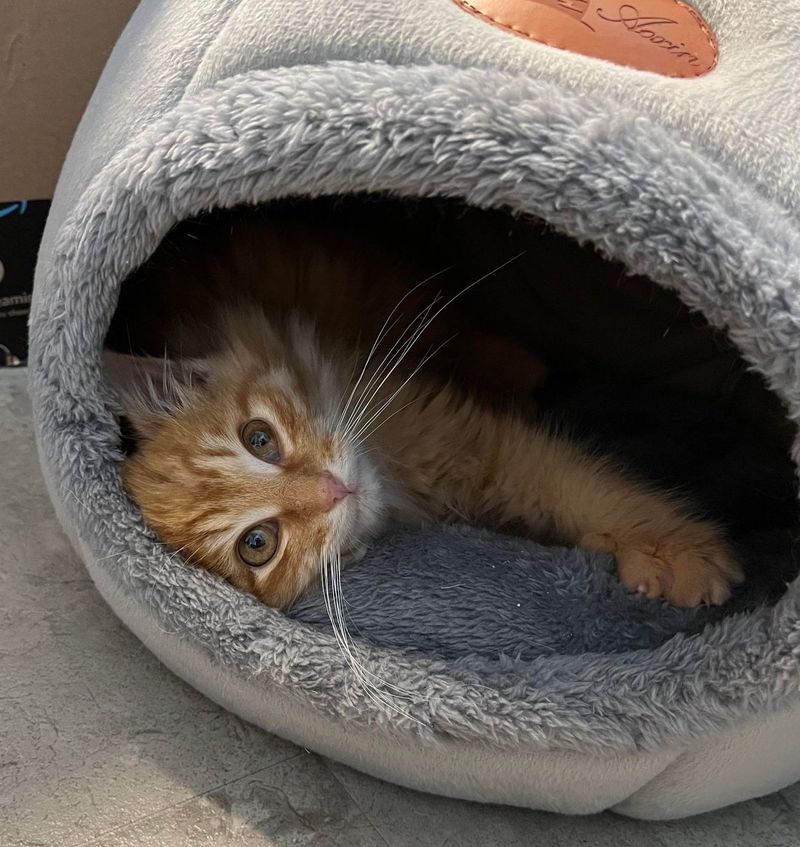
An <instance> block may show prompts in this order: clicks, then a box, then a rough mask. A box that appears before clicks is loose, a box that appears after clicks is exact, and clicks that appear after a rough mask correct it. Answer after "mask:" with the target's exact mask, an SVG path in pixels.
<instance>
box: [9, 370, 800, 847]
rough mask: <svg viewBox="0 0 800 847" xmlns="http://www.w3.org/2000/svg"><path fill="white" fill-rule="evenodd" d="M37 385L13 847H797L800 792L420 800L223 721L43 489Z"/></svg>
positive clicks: (14, 614) (20, 442) (13, 620)
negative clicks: (713, 809) (640, 817)
mask: <svg viewBox="0 0 800 847" xmlns="http://www.w3.org/2000/svg"><path fill="white" fill-rule="evenodd" d="M25 376H26V375H25V373H24V372H22V371H10V370H6V371H3V370H0V481H1V482H2V488H0V564H1V565H2V567H0V598H1V600H0V845H3V847H23V845H25V847H30V846H31V845H47V846H48V847H50V845H54V847H55V846H56V845H57V847H77V846H78V845H96V847H100V845H102V847H123V845H126V847H127V845H148V847H183V846H184V845H190V844H191V845H218V847H227V845H245V846H246V847H250V845H252V846H253V847H255V845H289V844H291V845H329V844H331V845H332V844H339V845H344V847H362V845H363V846H364V847H366V845H384V846H385V845H392V846H393V847H411V845H420V847H423V845H424V847H429V845H430V847H444V845H450V847H460V845H464V847H467V845H481V847H491V845H518V844H521V845H527V844H531V845H533V844H535V845H537V847H549V845H582V844H587V845H593V847H605V846H606V845H608V847H611V845H613V847H628V845H630V846H631V847H640V845H643V844H651V845H654V847H673V845H675V847H678V846H679V845H682V847H690V845H698V847H699V845H702V846H703V847H715V846H716V845H726V847H750V845H752V846H753V847H756V845H758V847H793V845H800V785H797V786H794V787H793V788H790V789H787V790H786V791H783V792H781V793H780V794H776V795H773V796H771V797H768V798H764V799H761V800H755V801H752V802H750V803H743V804H740V805H738V806H735V807H733V808H730V809H726V810H723V811H721V812H717V813H714V814H710V815H704V816H702V817H698V818H694V819H691V820H688V821H682V822H676V823H658V824H643V823H637V822H634V821H629V820H626V819H624V818H619V817H616V816H613V815H602V816H597V817H592V818H564V817H558V816H555V815H547V814H542V813H536V812H526V811H522V810H519V809H510V808H502V807H490V806H479V805H476V804H470V803H464V802H459V801H454V800H446V799H442V798H437V797H431V796H427V795H423V794H418V793H416V792H413V791H408V790H405V789H401V788H397V787H395V786H391V785H387V784H385V783H382V782H379V781H377V780H375V779H372V778H370V777H366V776H363V775H361V774H359V773H356V772H355V771H352V770H350V769H349V768H346V767H343V766H341V765H338V764H336V763H334V762H330V761H328V760H326V759H323V758H321V757H319V756H315V755H313V754H310V753H308V752H307V751H305V750H302V749H300V748H297V747H295V746H294V745H292V744H288V743H286V742H285V741H281V740H280V739H278V738H275V737H272V736H270V735H267V734H266V733H264V732H262V731H260V730H257V729H255V728H254V727H252V726H250V725H248V724H246V723H244V722H243V721H241V720H239V719H238V718H236V717H234V716H233V715H231V714H228V713H226V712H225V711H223V710H222V709H220V708H219V707H217V706H216V705H214V704H213V703H211V702H210V701H208V700H206V699H205V698H204V697H203V696H201V695H200V694H198V693H197V692H195V691H193V690H192V689H190V688H189V687H187V686H186V685H185V684H183V683H182V682H181V681H180V680H178V679H176V678H175V677H174V676H172V674H171V673H170V672H169V671H168V670H166V669H165V668H164V667H162V666H161V665H160V664H159V663H158V662H157V661H156V660H155V659H154V658H153V657H152V656H151V655H150V654H149V653H148V652H147V651H146V650H144V649H143V648H142V646H141V644H139V642H138V641H137V640H136V639H135V638H134V637H133V636H132V635H131V634H130V633H128V632H127V631H126V630H125V629H124V628H123V627H122V626H121V624H119V623H118V621H117V620H116V619H115V618H114V616H113V615H112V613H111V612H110V611H109V610H108V608H107V607H106V606H105V605H104V603H103V601H102V600H101V598H100V597H99V596H98V594H97V592H96V591H95V590H94V587H93V586H92V583H91V582H90V581H89V579H88V578H87V576H86V574H85V572H84V570H83V567H82V566H81V564H80V563H79V562H78V561H77V559H76V557H75V555H74V554H73V553H72V552H71V550H70V548H69V546H68V544H67V542H66V540H65V538H64V536H63V535H62V533H61V531H60V529H59V527H58V525H57V523H56V520H55V518H54V516H53V513H52V510H51V508H50V505H49V502H48V501H47V497H46V494H45V491H44V488H43V484H42V482H41V479H40V478H39V475H38V472H37V465H36V457H35V451H34V448H33V446H32V439H31V431H30V410H29V404H28V398H27V394H26V389H25Z"/></svg>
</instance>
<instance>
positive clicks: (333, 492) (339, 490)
mask: <svg viewBox="0 0 800 847" xmlns="http://www.w3.org/2000/svg"><path fill="white" fill-rule="evenodd" d="M321 493H322V502H323V503H324V504H325V505H326V506H327V508H328V511H330V510H331V509H332V508H333V507H334V506H335V505H336V504H337V503H340V502H341V501H342V500H344V498H345V497H347V495H348V494H352V493H353V492H352V491H351V490H350V489H349V488H348V487H347V486H346V485H345V484H344V483H343V482H342V481H341V480H340V479H337V478H336V477H335V476H334V475H333V474H332V473H330V472H329V471H325V473H324V474H323V475H322V492H321Z"/></svg>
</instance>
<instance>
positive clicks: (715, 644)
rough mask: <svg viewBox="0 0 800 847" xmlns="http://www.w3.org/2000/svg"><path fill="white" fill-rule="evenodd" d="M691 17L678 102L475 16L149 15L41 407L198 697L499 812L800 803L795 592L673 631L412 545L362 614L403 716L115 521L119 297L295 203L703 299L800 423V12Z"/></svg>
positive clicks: (712, 613)
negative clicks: (187, 251)
mask: <svg viewBox="0 0 800 847" xmlns="http://www.w3.org/2000/svg"><path fill="white" fill-rule="evenodd" d="M669 2H673V0H669ZM543 5H547V4H543ZM550 5H553V4H550ZM572 5H575V4H572ZM591 5H592V4H589V6H591ZM695 6H696V7H697V8H698V10H699V11H700V12H701V13H702V14H703V15H704V17H705V18H706V20H707V21H708V22H709V24H710V25H711V27H712V28H713V29H714V30H715V31H716V33H717V36H718V38H719V42H720V62H719V66H718V67H717V68H716V69H715V70H713V71H711V72H710V73H708V74H707V75H705V76H701V77H699V78H697V79H670V78H668V77H665V76H659V75H656V74H652V73H647V72H644V71H640V70H634V69H630V68H626V67H622V66H620V65H615V64H611V63H608V62H604V61H600V60H598V59H594V58H590V57H585V56H580V55H577V54H575V53H569V52H566V51H561V50H556V49H553V48H551V47H548V46H546V45H542V44H538V43H533V42H531V41H528V40H525V39H523V38H518V37H517V36H516V35H511V34H509V33H508V32H507V31H506V30H505V29H503V28H499V27H492V26H489V25H488V24H487V23H486V21H484V20H481V19H480V17H478V16H476V15H468V14H465V13H464V10H463V9H461V8H459V7H458V5H457V4H455V3H453V2H451V0H425V2H423V1H422V0H419V2H408V3H404V4H399V5H398V4H396V3H391V2H389V0H379V2H371V3H369V4H366V3H362V4H350V5H349V6H348V7H347V9H346V10H342V8H341V7H337V6H336V4H309V3H304V2H293V3H285V2H284V3H281V4H277V3H273V2H268V0H250V2H246V0H245V2H240V3H237V4H231V3H228V2H223V0H213V1H212V0H175V1H174V2H172V3H169V4H164V3H158V2H144V3H142V5H141V6H140V8H139V9H138V11H137V13H136V14H135V16H134V18H133V20H132V21H131V23H130V24H129V26H128V28H127V30H126V32H125V33H124V35H123V37H122V38H121V40H120V42H119V44H118V46H117V48H116V49H115V51H114V53H113V55H112V57H111V59H110V61H109V64H108V66H107V68H106V71H105V73H104V75H103V77H102V79H101V82H100V84H99V86H98V88H97V91H96V93H95V95H94V98H93V100H92V102H91V104H90V106H89V108H88V110H87V113H86V115H85V117H84V119H83V122H82V124H81V126H80V128H79V130H78V133H77V135H76V137H75V140H74V142H73V146H72V149H71V152H70V155H69V158H68V161H67V163H66V165H65V168H64V171H63V173H62V176H61V180H60V183H59V187H58V190H57V193H56V197H55V199H54V202H53V206H52V210H51V215H50V219H49V221H48V226H47V230H46V233H45V237H44V240H43V243H42V247H41V253H40V258H39V265H38V269H37V279H36V289H35V297H34V307H33V314H32V321H31V343H32V344H31V359H30V366H31V387H32V396H33V402H34V411H35V423H36V435H37V440H38V445H39V451H40V456H41V462H42V467H43V470H44V474H45V478H46V480H47V483H48V487H49V490H50V493H51V496H52V499H53V502H54V504H55V507H56V509H57V511H58V514H59V516H60V519H61V521H62V523H63V525H64V526H65V528H66V530H67V532H68V533H69V535H70V537H71V539H72V541H73V543H74V545H75V547H76V549H77V550H78V551H79V553H80V554H81V556H82V557H83V558H84V560H85V562H86V565H87V568H88V569H89V572H90V573H91V575H92V577H93V579H94V581H95V582H96V584H97V586H98V588H99V590H100V591H101V593H102V594H103V596H104V597H105V598H106V600H107V601H108V602H109V604H110V605H111V606H112V607H113V608H114V610H115V611H116V613H117V614H118V615H119V616H120V617H121V618H122V619H123V620H124V621H125V622H126V624H127V625H128V626H129V627H130V628H131V629H132V630H133V631H134V632H135V633H136V634H137V635H138V636H139V638H141V639H142V641H143V642H144V643H145V644H146V645H147V646H148V647H149V648H150V649H151V650H153V652H154V653H155V654H156V655H157V656H159V658H160V659H161V660H162V661H164V662H165V663H166V664H167V665H168V666H169V667H170V668H172V669H173V670H174V671H175V672H176V673H177V674H179V675H180V676H182V677H183V678H184V679H186V680H188V681H189V682H190V683H191V684H192V685H194V686H196V687H197V688H199V689H200V690H202V691H203V692H205V693H206V694H208V696H210V697H212V698H213V699H215V700H216V701H218V702H220V703H222V704H223V705H225V706H226V707H227V708H229V709H231V710H233V711H235V712H237V713H238V714H240V715H242V716H243V717H244V718H246V719H248V720H250V721H252V722H254V723H256V724H259V725H261V726H263V727H265V728H266V729H269V730H270V731H272V732H276V733H278V734H280V735H282V736H285V737H287V738H290V739H292V740H294V741H296V742H297V743H299V744H302V745H304V746H306V747H309V748H311V749H314V750H317V751H319V752H321V753H324V754H326V755H329V756H332V757H334V758H337V759H339V760H341V761H344V762H347V763H348V764H351V765H353V766H354V767H357V768H360V769H362V770H364V771H367V772H369V773H372V774H375V775H377V776H379V777H382V778H385V779H388V780H391V781H395V782H399V783H402V784H405V785H410V786H413V787H416V788H420V789H424V790H428V791H434V792H439V793H443V794H448V795H453V796H459V797H466V798H471V799H476V800H483V801H492V802H503V803H512V804H518V805H525V806H531V807H535V808H541V809H550V810H555V811H560V812H569V813H587V812H593V811H599V810H602V809H609V808H610V809H615V810H617V811H619V812H621V813H624V814H627V815H631V816H636V817H643V818H656V817H661V818H664V817H679V816H684V815H688V814H693V813H697V812H701V811H704V810H708V809H712V808H715V807H719V806H722V805H724V804H726V803H732V802H735V801H737V800H741V799H745V798H748V797H752V796H756V795H759V794H764V793H767V792H769V791H771V790H774V789H777V788H780V787H783V786H785V785H787V784H788V783H790V782H792V781H794V780H796V779H797V778H799V777H800V731H799V730H800V703H799V702H798V699H799V697H800V624H799V623H798V622H799V621H800V584H798V582H796V581H795V582H793V583H792V584H791V585H789V586H788V587H787V589H786V591H785V593H784V594H783V595H782V596H781V597H780V599H779V600H778V601H777V602H776V603H775V604H770V603H761V602H750V603H745V604H743V605H742V606H741V609H740V610H739V611H738V612H735V613H733V614H724V613H723V612H720V611H717V610H700V611H679V610H674V609H670V608H669V607H667V606H665V605H663V604H657V603H655V604H652V603H647V602H646V601H643V600H641V599H639V598H636V597H631V596H630V595H627V594H626V593H625V592H624V591H622V590H621V589H620V588H619V586H618V585H617V584H616V582H615V580H614V577H613V570H612V563H611V562H610V561H608V560H607V559H604V558H602V557H592V556H589V555H588V554H585V553H583V552H581V551H575V550H564V549H551V548H545V547H542V546H540V545H538V544H535V543H534V542H531V541H524V540H520V539H511V538H507V537H503V536H499V535H493V534H491V533H487V532H483V531H478V530H475V529H469V528H458V527H451V528H441V529H437V530H428V531H426V532H425V533H400V534H398V535H394V536H390V537H388V538H386V539H384V540H383V541H382V542H381V543H380V544H379V545H378V546H377V547H376V548H375V549H374V550H373V551H372V553H371V555H370V556H369V558H368V559H366V560H364V561H363V562H361V563H359V565H357V566H354V567H353V568H352V569H351V571H350V572H349V573H348V576H347V581H346V582H345V591H346V593H347V597H348V600H349V602H350V606H351V614H352V625H353V631H354V634H356V635H358V634H359V633H360V634H361V636H362V641H361V643H362V648H361V649H362V661H363V662H364V664H365V665H366V667H367V669H368V670H369V671H370V672H371V673H373V674H374V675H375V677H376V678H380V679H383V680H391V682H392V683H393V684H394V685H395V686H397V687H398V688H399V689H402V690H403V691H404V692H406V694H405V695H404V700H403V701H402V711H400V712H398V711H397V710H396V709H395V708H393V706H392V704H391V703H387V702H385V701H384V700H377V701H376V700H375V699H372V698H370V697H368V696H366V695H365V693H364V692H363V690H362V689H361V688H360V687H359V686H358V685H357V684H356V682H355V681H354V678H353V675H352V672H351V670H350V668H349V666H348V664H347V661H346V659H345V657H344V656H343V655H342V653H341V651H340V650H339V648H338V646H337V644H336V642H335V640H334V638H333V636H332V635H331V634H330V632H329V631H328V629H327V628H326V623H325V617H324V615H323V614H321V612H320V607H319V603H318V601H317V599H316V598H315V597H314V596H310V597H308V598H306V599H305V600H304V601H303V603H302V604H300V605H299V606H298V607H296V608H295V609H294V610H293V612H292V615H291V616H287V615H283V614H280V613H278V612H276V611H274V610H271V609H268V608H265V607H263V606H261V605H260V604H259V603H257V602H256V601H255V600H254V599H252V598H250V597H248V596H244V595H242V594H240V593H238V592H236V591H235V590H234V589H233V588H231V587H230V586H229V585H227V584H226V583H223V582H221V581H219V580H218V579H216V578H214V577H212V576H210V575H209V574H207V573H205V572H202V571H200V570H196V569H191V568H188V567H186V566H184V565H182V564H181V563H180V562H179V561H177V560H175V558H174V557H171V556H170V554H169V553H168V552H167V551H165V550H164V549H163V548H162V547H161V546H160V545H159V544H158V542H157V540H156V539H155V538H154V537H153V536H152V535H151V534H150V533H149V532H148V530H147V529H146V527H145V526H144V525H143V523H142V521H141V518H140V516H139V515H138V513H137V510H136V509H135V507H134V506H133V505H132V504H131V503H130V501H129V500H128V499H127V498H126V497H125V495H124V493H123V492H122V490H121V488H120V482H119V475H118V468H119V461H120V458H121V453H120V431H119V424H118V421H117V420H116V418H115V416H114V414H113V408H114V399H113V397H112V395H111V392H110V390H109V388H108V387H107V386H106V384H105V382H104V378H103V368H102V361H101V349H102V345H103V341H104V338H105V335H106V331H107V329H108V327H109V325H110V323H111V320H112V317H113V314H114V311H115V308H116V304H117V298H118V295H119V292H120V287H121V285H122V283H123V280H125V279H126V278H127V277H128V276H130V274H131V273H132V272H134V271H135V270H136V269H137V268H139V267H140V266H142V264H143V263H144V262H145V261H146V260H147V258H148V256H150V255H151V254H152V253H153V252H154V251H155V250H156V248H157V247H158V245H159V243H160V242H161V241H162V239H163V238H164V237H165V236H166V234H167V233H168V232H169V231H170V229H171V228H172V227H173V226H174V225H176V224H177V223H178V222H180V221H184V220H187V219H190V218H192V217H195V216H197V215H199V214H201V213H202V212H204V211H206V210H209V209H214V208H232V207H235V206H238V205H241V204H257V203H265V202H267V201H271V200H276V199H280V198H287V197H297V198H303V197H305V198H313V197H320V196H326V195H355V194H361V193H373V194H375V193H377V194H382V195H391V196H393V197H400V198H402V197H406V198H425V197H445V198H453V199H457V200H459V201H462V202H464V203H466V204H469V205H471V206H476V207H482V208H494V209H507V210H510V211H513V212H516V213H526V214H530V215H533V216H535V217H537V218H539V219H542V220H544V221H547V222H548V223H549V224H551V225H552V226H553V227H555V228H556V229H558V230H559V231H560V232H562V233H564V234H566V235H569V236H571V237H572V238H574V239H576V240H579V241H583V242H589V243H591V244H593V245H595V247H596V248H597V249H598V250H600V251H601V252H602V253H603V254H604V255H606V256H607V257H609V258H610V259H614V260H617V261H620V262H622V263H624V265H625V266H626V267H627V268H628V269H629V270H630V271H631V272H634V273H637V274H643V275H646V276H648V277H649V278H651V279H652V280H655V281H656V282H657V283H659V284H660V285H662V286H665V287H666V288H669V289H671V290H673V291H675V292H677V293H678V295H679V296H680V297H681V299H682V300H683V301H684V302H685V303H686V304H688V305H689V306H690V307H691V308H693V309H696V310H698V311H700V312H702V314H703V315H704V316H705V318H706V319H707V320H708V321H709V322H710V324H711V325H712V326H714V327H717V328H719V329H720V330H724V332H725V333H726V334H727V336H728V337H729V338H730V339H731V340H732V342H733V343H734V344H735V345H736V347H737V348H738V350H739V352H740V353H741V356H742V357H743V358H744V360H745V361H746V362H747V363H749V364H750V365H752V367H753V368H754V369H756V370H757V371H758V372H760V373H761V374H763V375H764V377H765V378H766V380H767V382H768V384H769V386H770V387H771V389H772V390H773V391H774V392H775V393H776V394H777V395H778V396H779V397H780V398H781V399H782V400H783V401H784V402H785V404H786V410H787V412H786V414H787V415H788V418H789V419H790V420H792V421H794V420H796V419H797V418H798V415H800V381H799V378H798V372H799V371H798V360H797V349H798V342H797V337H798V325H799V322H800V305H798V297H797V292H798V290H800V258H799V257H800V227H799V226H798V220H797V215H798V207H799V206H800V203H799V202H798V201H799V199H800V198H799V197H798V186H799V185H800V179H799V178H798V176H799V174H798V164H797V163H798V161H800V156H798V154H799V153H800V150H799V149H798V145H797V138H798V137H799V136H798V129H800V121H798V114H797V108H798V107H797V103H798V101H797V98H796V96H795V92H794V89H795V86H796V80H797V79H798V78H799V77H798V71H799V70H800V69H798V59H797V51H796V50H795V49H794V46H793V44H792V43H791V41H790V39H787V38H785V37H784V34H785V33H786V32H787V31H788V29H789V24H791V25H792V26H794V27H795V28H797V26H798V25H800V13H798V12H797V11H795V10H787V9H784V10H782V12H781V15H782V16H783V18H791V19H792V20H784V21H783V25H781V26H777V25H774V24H775V22H774V21H771V20H769V19H768V16H765V15H764V14H763V13H762V11H761V7H760V6H759V5H757V4H756V3H754V2H750V1H749V0H740V2H735V3H731V2H723V0H705V2H697V3H695ZM587 8H588V7H587ZM592 8H593V6H592ZM506 29H507V28H506ZM632 29H634V30H635V27H632ZM795 455H796V451H795ZM751 553H752V555H753V556H754V557H755V559H756V560H758V557H759V555H760V554H759V552H758V549H757V547H752V548H751ZM764 555H766V554H764ZM757 564H758V561H756V565H757ZM476 594H477V595H479V596H480V597H481V599H482V601H483V606H482V607H481V610H480V611H481V615H480V617H476V614H475V610H476V603H475V598H476ZM442 606H445V609H444V610H442ZM442 611H445V614H442ZM729 611H730V610H729ZM442 621H445V622H446V625H443V623H442Z"/></svg>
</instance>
